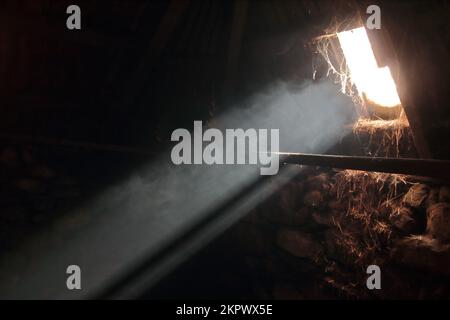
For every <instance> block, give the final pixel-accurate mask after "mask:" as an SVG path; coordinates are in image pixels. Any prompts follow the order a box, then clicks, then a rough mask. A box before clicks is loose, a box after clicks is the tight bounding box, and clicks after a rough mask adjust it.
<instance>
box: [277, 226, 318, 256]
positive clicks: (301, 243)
mask: <svg viewBox="0 0 450 320" xmlns="http://www.w3.org/2000/svg"><path fill="white" fill-rule="evenodd" d="M277 244H278V245H279V246H280V247H281V248H282V249H284V250H286V251H287V252H289V253H290V254H292V255H294V256H296V257H300V258H313V257H315V256H317V255H318V254H319V252H320V251H321V249H322V247H321V246H320V245H319V244H318V243H317V242H316V241H315V240H314V239H313V237H312V235H311V234H309V233H304V232H300V231H295V230H289V229H283V230H280V231H279V232H278V235H277Z"/></svg>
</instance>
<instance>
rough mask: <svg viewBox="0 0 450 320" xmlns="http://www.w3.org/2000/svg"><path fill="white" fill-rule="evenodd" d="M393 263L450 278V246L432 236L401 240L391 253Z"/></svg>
mask: <svg viewBox="0 0 450 320" xmlns="http://www.w3.org/2000/svg"><path fill="white" fill-rule="evenodd" d="M391 258H392V260H393V261H395V262H397V263H399V264H403V265H405V266H407V267H408V268H416V269H420V270H422V271H425V272H430V273H438V274H443V275H446V276H450V245H448V244H441V243H440V242H439V241H437V240H436V239H433V238H432V237H430V236H413V237H409V238H406V239H402V240H399V241H398V242H397V243H396V244H395V246H394V247H393V249H392V251H391Z"/></svg>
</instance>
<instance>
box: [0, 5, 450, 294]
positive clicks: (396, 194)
mask: <svg viewBox="0 0 450 320" xmlns="http://www.w3.org/2000/svg"><path fill="white" fill-rule="evenodd" d="M72 2H74V3H75V2H76V4H77V5H78V6H79V7H80V8H81V17H82V20H81V23H82V28H81V30H68V29H67V27H66V20H67V17H68V14H67V12H66V9H67V7H68V6H69V5H71V4H73V3H72ZM372 4H377V5H378V6H379V7H380V8H381V29H375V30H369V29H367V34H368V37H369V39H370V42H371V45H372V48H373V51H374V54H375V57H376V60H377V64H378V67H380V68H381V67H385V66H388V67H389V68H390V72H391V74H392V78H393V80H394V81H395V85H396V89H397V91H398V96H399V99H400V101H401V105H400V104H398V105H396V106H395V108H386V107H385V106H382V105H381V104H379V103H377V102H376V101H373V100H370V97H368V96H366V95H358V94H357V93H355V92H356V91H357V89H358V88H357V84H355V83H353V82H352V81H353V80H354V79H351V77H352V75H351V74H350V79H351V80H349V78H348V77H347V75H349V74H348V70H344V69H346V67H345V66H350V62H349V61H347V62H346V60H345V57H347V56H346V55H345V52H344V51H343V48H342V49H340V48H339V42H337V40H338V39H337V35H339V34H340V33H342V32H344V31H347V30H350V29H354V28H357V27H361V23H362V24H364V23H365V21H366V20H367V17H368V16H369V15H368V14H367V12H366V8H367V7H368V6H369V5H372ZM449 21H450V2H449V1H445V0H443V1H438V0H436V1H418V0H417V1H415V0H414V1H351V0H348V1H346V0H339V1H334V0H318V1H312V0H281V1H275V0H260V1H252V0H233V1H220V0H198V1H194V0H127V1H125V0H110V1H101V0H90V1H87V0H78V1H66V0H60V1H52V0H3V1H1V2H0V99H1V104H0V110H1V117H0V181H1V184H0V185H1V192H0V203H1V206H0V297H1V298H6V299H11V298H12V299H14V298H19V299H23V298H25V299H42V298H43V299H80V298H81V299H92V298H105V299H109V298H113V299H116V298H118V299H121V298H124V299H132V298H136V299H196V298H198V299H213V298H231V299H289V300H291V299H292V300H300V299H448V298H450V108H449V105H450V92H449V90H448V86H449V84H450V79H449V75H450V70H449V68H450V64H449V63H448V61H449V58H450V57H449V53H450V23H449ZM339 40H340V41H342V40H341V38H339ZM341 44H342V42H341ZM344 56H345V57H344ZM338 67H339V68H343V69H339V68H338ZM343 79H344V80H343ZM343 90H344V91H346V92H344V93H343V92H342V91H343ZM381 91H383V90H381ZM387 109H389V110H388V111H386V110H387ZM393 110H394V111H395V112H394V111H393ZM383 112H384V113H383ZM386 112H390V113H389V114H386ZM394 113H395V114H394ZM194 121H202V123H203V128H204V129H205V130H206V128H219V129H225V128H244V129H246V128H261V129H263V128H264V129H268V128H279V129H280V150H279V151H280V152H284V153H286V156H283V157H282V158H281V160H280V169H279V172H278V174H277V175H273V176H262V175H258V174H256V175H255V174H254V171H251V170H253V169H251V168H248V169H247V166H242V165H241V166H239V165H224V166H220V165H217V166H208V165H204V164H202V165H192V166H189V165H185V166H183V165H181V166H176V165H174V164H173V163H172V161H171V158H170V157H171V152H170V150H171V148H172V147H173V145H174V141H173V139H171V135H172V133H173V132H174V130H175V129H177V128H187V129H188V130H189V131H192V128H193V123H194ZM258 126H259V127H258ZM325 155H328V156H329V157H324V156H325ZM73 264H75V265H78V266H80V268H81V270H82V275H83V278H82V279H83V280H82V285H83V290H80V291H77V290H74V291H71V290H67V287H66V278H67V273H66V268H67V266H69V265H73ZM371 265H376V266H379V267H380V270H381V274H382V276H381V279H382V280H381V281H382V282H381V283H382V284H381V286H382V287H381V289H375V290H370V289H368V287H367V283H366V280H367V278H368V276H369V275H368V273H367V272H366V271H367V268H368V266H371Z"/></svg>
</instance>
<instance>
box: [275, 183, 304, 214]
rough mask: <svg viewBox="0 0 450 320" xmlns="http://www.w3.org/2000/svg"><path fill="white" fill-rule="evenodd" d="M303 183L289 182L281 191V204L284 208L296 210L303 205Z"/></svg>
mask: <svg viewBox="0 0 450 320" xmlns="http://www.w3.org/2000/svg"><path fill="white" fill-rule="evenodd" d="M302 191H303V190H302V185H301V184H299V183H295V182H290V183H288V184H287V185H286V186H285V187H284V188H283V189H282V190H281V192H280V206H281V208H282V209H288V210H295V209H297V208H299V207H300V205H301V194H302Z"/></svg>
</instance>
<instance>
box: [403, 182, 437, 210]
mask: <svg viewBox="0 0 450 320" xmlns="http://www.w3.org/2000/svg"><path fill="white" fill-rule="evenodd" d="M429 192H430V187H428V186H427V185H425V184H421V183H418V184H415V185H413V186H412V187H411V188H410V189H409V190H408V192H407V193H406V195H405V197H404V198H403V202H404V203H405V204H407V205H408V206H410V207H412V208H420V207H422V204H423V203H424V201H425V199H426V198H427V197H428V194H429Z"/></svg>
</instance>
